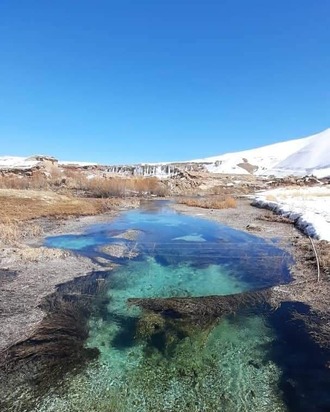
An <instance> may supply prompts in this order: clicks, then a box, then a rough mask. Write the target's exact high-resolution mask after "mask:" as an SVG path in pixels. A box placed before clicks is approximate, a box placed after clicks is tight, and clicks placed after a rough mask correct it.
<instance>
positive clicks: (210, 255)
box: [35, 202, 290, 412]
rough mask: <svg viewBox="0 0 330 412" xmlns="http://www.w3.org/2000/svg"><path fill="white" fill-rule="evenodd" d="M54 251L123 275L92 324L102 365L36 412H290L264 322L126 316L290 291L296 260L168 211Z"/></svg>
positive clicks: (248, 317) (141, 215)
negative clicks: (169, 302)
mask: <svg viewBox="0 0 330 412" xmlns="http://www.w3.org/2000/svg"><path fill="white" fill-rule="evenodd" d="M128 231H129V232H128ZM45 243H46V245H48V246H51V247H58V248H65V249H70V250H74V251H75V252H77V253H80V254H83V255H86V256H89V257H90V258H92V259H95V260H98V261H100V260H99V259H100V258H102V259H103V260H102V261H103V262H104V261H106V260H109V261H111V262H116V263H119V264H120V266H119V267H117V268H116V269H114V270H113V271H112V272H110V274H109V276H108V279H107V283H106V292H105V293H106V300H104V299H103V300H102V301H103V308H102V310H101V311H99V312H98V313H99V314H98V315H96V316H94V317H92V318H91V319H90V321H89V329H90V331H89V338H88V340H87V342H86V346H87V347H90V348H97V349H98V350H99V352H100V355H99V357H98V359H97V360H96V361H93V362H91V363H90V364H89V365H88V367H87V368H86V370H85V371H84V372H83V373H79V374H75V375H71V374H69V375H67V376H66V377H65V378H64V383H65V387H66V389H65V392H64V393H63V391H61V392H57V391H56V389H55V388H53V389H52V390H51V391H49V393H48V394H47V395H46V396H44V397H43V398H42V399H38V402H37V406H36V409H35V411H38V412H50V411H54V412H55V411H95V412H100V411H116V412H120V411H125V412H130V411H141V412H147V411H153V412H156V411H180V412H184V411H212V412H215V411H228V412H229V411H230V412H231V411H252V410H253V411H255V412H258V411H260V412H267V411H271V412H274V411H275V412H276V411H279V412H280V411H286V410H287V407H286V404H285V402H284V400H283V397H282V393H281V390H280V379H281V369H280V368H279V366H277V365H276V363H275V362H274V361H272V360H271V357H270V351H271V348H272V345H273V342H274V341H276V338H277V337H276V332H275V330H274V329H273V328H272V327H271V326H270V324H269V322H268V320H267V318H266V317H265V316H264V315H262V314H261V312H260V313H258V311H248V312H246V311H245V312H244V311H239V312H238V313H236V315H231V316H223V317H203V316H202V317H192V318H191V317H181V316H174V317H173V316H172V315H171V314H165V313H157V312H153V311H146V310H141V309H140V308H139V307H137V306H129V305H128V304H127V301H128V299H129V298H144V299H149V298H173V297H179V298H191V299H192V298H194V297H203V296H210V295H222V296H226V295H232V294H237V293H241V292H246V291H251V290H256V289H261V288H264V287H267V286H271V285H274V284H278V283H285V282H288V281H289V280H290V275H289V270H288V265H289V263H290V257H289V256H288V255H287V254H286V253H285V252H284V251H283V250H281V249H280V248H278V247H276V245H274V244H270V243H267V242H265V241H263V240H262V239H260V238H257V237H255V236H252V235H250V234H247V233H243V232H240V231H237V230H234V229H231V228H229V227H227V226H224V225H220V224H215V223H212V222H209V221H207V220H204V219H199V218H196V217H190V216H185V215H181V214H178V213H176V212H174V211H172V210H171V209H170V208H168V206H167V204H166V203H162V202H159V203H157V202H154V203H150V204H146V205H145V206H144V207H143V208H141V209H139V210H136V211H130V212H126V213H123V214H122V215H121V216H120V217H118V218H117V219H116V220H114V221H112V222H111V223H109V224H102V225H96V226H93V227H90V228H89V229H88V230H87V231H86V232H85V233H83V234H80V235H64V236H56V237H49V238H47V239H46V242H45ZM114 250H116V251H117V252H116V253H114V252H113V251H114ZM118 250H119V251H121V252H123V253H122V254H121V253H119V254H118ZM132 251H134V254H132V253H130V252H132ZM104 302H106V303H104ZM100 313H101V315H100Z"/></svg>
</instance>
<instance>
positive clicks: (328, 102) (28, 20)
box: [0, 0, 330, 163]
mask: <svg viewBox="0 0 330 412" xmlns="http://www.w3.org/2000/svg"><path fill="white" fill-rule="evenodd" d="M329 16H330V1H329V0H213V1H211V0H198V1H197V0H148V1H147V0H145V1H139V0H117V1H112V0H89V1H87V0H27V1H24V0H23V1H22V0H20V1H18V0H1V1H0V155H5V154H12V155H23V156H24V155H30V154H34V153H44V154H50V155H53V156H55V157H57V158H60V159H62V160H66V159H67V160H85V161H88V160H89V161H98V162H101V163H126V162H128V163H129V162H140V161H160V160H178V159H180V160H185V159H186V160H188V159H192V158H196V157H204V156H211V155H216V154H220V153H224V152H228V151H237V150H241V149H247V148H253V147H257V146H261V145H265V144H269V143H274V142H276V141H283V140H287V139H291V138H296V137H303V136H306V135H309V134H312V133H314V132H318V131H321V130H323V129H325V128H327V127H330V25H329Z"/></svg>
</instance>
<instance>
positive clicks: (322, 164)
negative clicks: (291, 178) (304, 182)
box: [274, 129, 330, 176]
mask: <svg viewBox="0 0 330 412" xmlns="http://www.w3.org/2000/svg"><path fill="white" fill-rule="evenodd" d="M274 169H276V170H278V171H282V172H285V173H286V174H287V173H288V172H293V173H294V174H315V175H318V176H321V175H324V176H325V175H330V129H327V130H325V131H324V132H322V133H319V134H317V135H314V136H312V137H311V141H310V142H309V143H308V144H307V145H305V146H304V147H302V148H301V149H300V150H298V151H296V152H295V153H293V154H292V155H290V156H288V157H287V158H286V159H284V160H283V161H282V162H280V163H279V164H277V165H276V166H275V168H274Z"/></svg>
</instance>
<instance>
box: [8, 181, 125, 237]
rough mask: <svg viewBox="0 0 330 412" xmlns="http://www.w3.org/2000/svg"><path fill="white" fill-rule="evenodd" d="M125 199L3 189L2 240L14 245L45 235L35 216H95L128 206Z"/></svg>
mask: <svg viewBox="0 0 330 412" xmlns="http://www.w3.org/2000/svg"><path fill="white" fill-rule="evenodd" d="M126 203H127V200H126V201H125V200H124V199H116V198H112V199H92V198H88V199H87V198H75V197H73V196H63V195H59V194H56V193H54V192H51V191H33V190H15V189H0V240H1V241H2V242H3V243H4V244H12V243H15V242H17V241H20V240H22V239H24V238H28V237H33V236H39V235H41V234H42V229H41V228H40V226H38V225H37V224H35V223H34V222H33V219H38V218H42V217H49V218H53V219H63V218H69V217H76V216H92V215H97V214H100V213H104V212H106V211H108V210H110V209H113V208H117V207H120V206H124V205H125V204H126Z"/></svg>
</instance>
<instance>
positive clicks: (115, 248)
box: [99, 243, 139, 259]
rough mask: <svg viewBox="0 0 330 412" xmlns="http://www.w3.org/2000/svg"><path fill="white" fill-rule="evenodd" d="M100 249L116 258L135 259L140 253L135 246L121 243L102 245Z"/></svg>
mask: <svg viewBox="0 0 330 412" xmlns="http://www.w3.org/2000/svg"><path fill="white" fill-rule="evenodd" d="M99 251H101V252H103V253H106V254H108V255H110V256H113V257H116V258H128V259H133V258H135V257H137V256H138V255H139V252H138V251H137V250H136V249H135V246H133V245H132V246H128V245H125V244H121V243H116V244H112V245H106V246H102V247H100V248H99Z"/></svg>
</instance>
